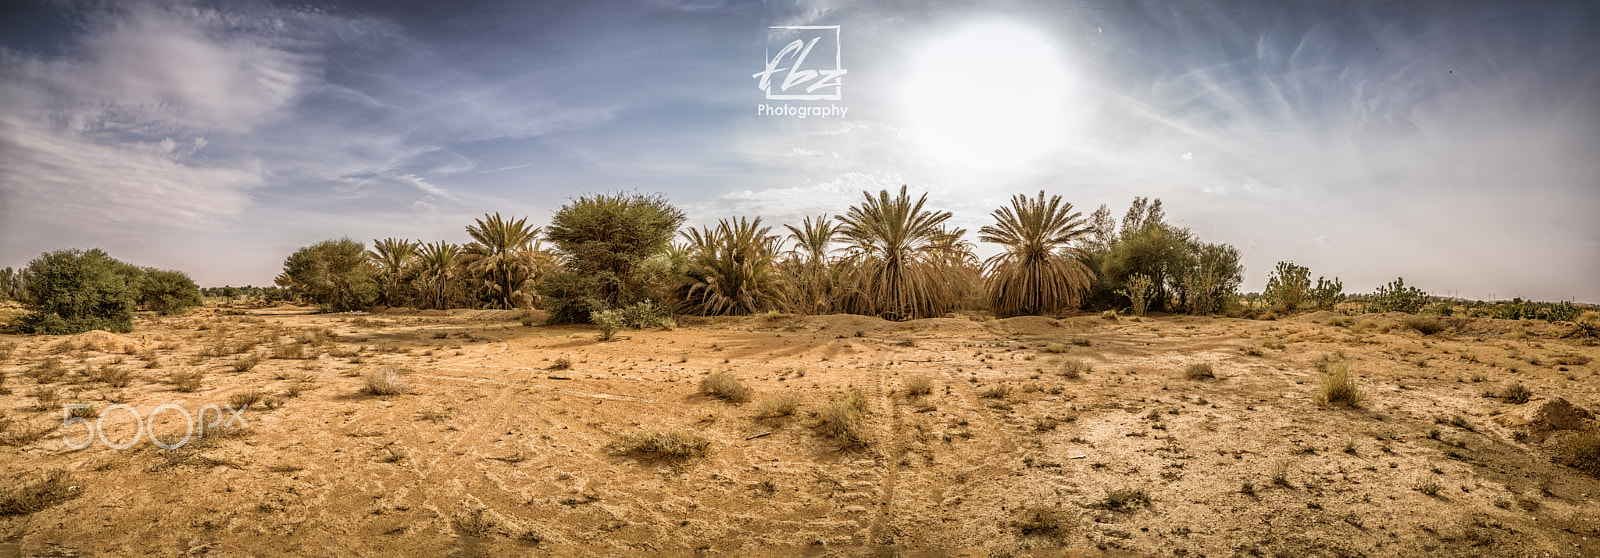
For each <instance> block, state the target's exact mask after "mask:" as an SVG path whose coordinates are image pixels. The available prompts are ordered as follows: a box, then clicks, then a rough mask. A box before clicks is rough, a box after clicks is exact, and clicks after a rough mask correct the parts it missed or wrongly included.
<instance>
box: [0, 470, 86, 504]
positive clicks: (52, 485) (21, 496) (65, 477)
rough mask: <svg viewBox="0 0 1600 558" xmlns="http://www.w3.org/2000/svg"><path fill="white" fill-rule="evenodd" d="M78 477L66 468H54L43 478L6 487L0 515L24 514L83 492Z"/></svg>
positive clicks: (2, 495) (1, 492) (1, 497)
mask: <svg viewBox="0 0 1600 558" xmlns="http://www.w3.org/2000/svg"><path fill="white" fill-rule="evenodd" d="M76 483H77V479H74V478H73V477H72V474H71V473H68V472H67V471H66V470H64V469H52V470H51V471H50V472H49V473H46V474H45V477H44V478H43V479H40V480H37V481H34V482H24V483H21V484H18V485H15V486H9V487H6V489H5V490H4V491H0V515H24V514H30V513H33V512H36V511H40V510H43V509H45V508H48V507H50V506H54V505H56V504H59V503H61V502H65V501H67V500H70V499H72V498H75V497H77V496H79V495H81V494H83V490H82V487H79V486H77V485H76Z"/></svg>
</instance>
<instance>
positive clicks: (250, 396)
mask: <svg viewBox="0 0 1600 558" xmlns="http://www.w3.org/2000/svg"><path fill="white" fill-rule="evenodd" d="M266 397H267V394H265V393H262V392H261V390H259V389H256V388H250V389H247V390H244V391H241V392H238V393H235V394H233V395H231V396H229V397H228V404H229V405H232V406H233V408H235V409H244V408H247V407H250V406H252V405H257V404H259V403H261V401H262V400H263V399H266Z"/></svg>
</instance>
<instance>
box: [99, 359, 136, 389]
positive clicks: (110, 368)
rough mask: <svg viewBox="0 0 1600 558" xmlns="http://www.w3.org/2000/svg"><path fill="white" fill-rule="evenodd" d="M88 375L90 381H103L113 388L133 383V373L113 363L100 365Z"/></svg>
mask: <svg viewBox="0 0 1600 558" xmlns="http://www.w3.org/2000/svg"><path fill="white" fill-rule="evenodd" d="M88 376H89V380H90V381H94V382H105V383H107V384H110V385H111V387H114V388H125V387H128V384H130V383H133V373H132V372H130V371H128V369H126V368H123V367H121V366H117V365H114V364H105V365H101V366H100V367H99V368H96V369H95V370H94V371H93V372H91V373H90V374H89V375H88Z"/></svg>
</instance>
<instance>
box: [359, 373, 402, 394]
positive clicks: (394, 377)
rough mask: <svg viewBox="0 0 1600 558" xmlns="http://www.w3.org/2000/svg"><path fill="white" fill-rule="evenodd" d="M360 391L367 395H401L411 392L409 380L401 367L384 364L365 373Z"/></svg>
mask: <svg viewBox="0 0 1600 558" xmlns="http://www.w3.org/2000/svg"><path fill="white" fill-rule="evenodd" d="M361 392H362V393H366V394H368V395H401V394H404V393H410V392H411V381H410V380H407V379H406V377H405V371H404V370H403V369H399V368H395V367H392V366H385V367H383V368H379V369H377V370H373V371H371V372H368V373H367V375H366V376H365V377H364V378H363V383H362V386H361Z"/></svg>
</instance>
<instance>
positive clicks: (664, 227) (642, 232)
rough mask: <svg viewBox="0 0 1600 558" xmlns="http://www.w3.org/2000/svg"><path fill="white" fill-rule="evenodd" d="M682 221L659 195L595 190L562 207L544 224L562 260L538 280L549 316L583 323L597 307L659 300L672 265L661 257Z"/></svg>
mask: <svg viewBox="0 0 1600 558" xmlns="http://www.w3.org/2000/svg"><path fill="white" fill-rule="evenodd" d="M684 219H685V217H684V214H683V212H682V211H680V210H679V209H678V208H676V207H673V206H672V204H671V203H668V202H667V199H666V197H664V196H662V195H660V194H649V195H646V194H638V193H633V194H597V195H592V196H581V197H579V198H578V199H576V200H572V201H571V202H570V203H568V204H566V205H563V206H561V209H560V210H558V211H556V214H555V216H554V217H552V218H551V219H550V225H549V226H548V227H546V228H545V238H548V239H549V240H550V242H551V244H552V245H554V248H555V251H556V253H557V255H559V256H560V258H561V261H562V265H561V267H560V269H559V270H556V271H552V272H551V273H550V274H548V277H547V278H546V280H543V281H541V282H540V283H539V292H540V294H541V295H543V296H544V297H545V299H546V309H547V310H549V316H548V320H549V321H550V322H551V323H583V322H588V321H590V319H591V316H592V315H593V313H594V312H596V311H604V310H609V309H613V308H621V307H625V306H631V305H634V304H636V303H639V302H644V301H647V300H655V301H656V302H660V300H657V297H660V296H664V295H665V293H667V292H668V291H669V289H670V288H671V285H668V284H667V283H668V282H669V281H671V279H669V275H670V274H669V273H666V271H670V270H671V268H672V262H670V261H666V260H664V259H663V258H661V256H663V255H664V254H665V253H666V250H667V248H668V246H670V245H671V243H672V238H673V237H674V236H675V235H677V234H678V228H679V227H681V226H683V221H684ZM658 306H659V305H658Z"/></svg>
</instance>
